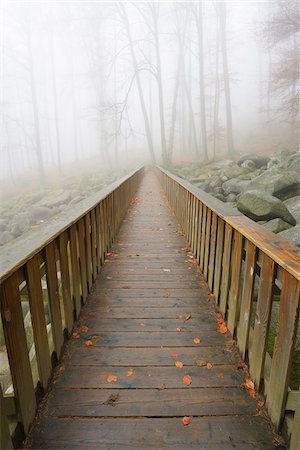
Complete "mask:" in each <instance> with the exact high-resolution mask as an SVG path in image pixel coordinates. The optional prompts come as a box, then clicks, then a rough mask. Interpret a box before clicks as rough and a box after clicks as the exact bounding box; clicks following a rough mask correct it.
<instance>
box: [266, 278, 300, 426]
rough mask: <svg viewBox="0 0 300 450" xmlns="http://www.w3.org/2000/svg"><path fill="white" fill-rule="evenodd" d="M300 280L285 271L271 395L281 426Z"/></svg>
mask: <svg viewBox="0 0 300 450" xmlns="http://www.w3.org/2000/svg"><path fill="white" fill-rule="evenodd" d="M299 297H300V283H299V281H298V280H296V279H295V278H294V277H293V276H292V275H290V274H289V273H288V272H286V271H284V272H283V279H282V289H281V295H280V308H279V318H278V327H277V337H276V341H275V346H274V351H273V358H272V365H271V374H270V382H269V395H268V397H267V407H268V412H269V414H270V417H271V419H272V421H273V422H274V423H275V425H276V426H277V427H279V426H280V423H281V420H282V417H283V414H284V410H285V402H286V396H287V388H288V383H289V376H290V370H291V364H292V357H293V351H294V346H295V341H296V334H297V326H298V320H299V304H300V301H299Z"/></svg>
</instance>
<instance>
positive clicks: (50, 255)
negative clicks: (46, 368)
mask: <svg viewBox="0 0 300 450" xmlns="http://www.w3.org/2000/svg"><path fill="white" fill-rule="evenodd" d="M45 263H46V277H47V288H48V296H49V307H50V312H51V330H52V335H53V341H54V349H55V351H56V354H57V357H58V358H59V357H60V353H61V349H62V345H63V341H64V335H63V325H62V318H61V311H60V301H59V291H58V280H57V267H56V256H55V243H54V242H50V243H49V244H48V245H47V247H46V248H45Z"/></svg>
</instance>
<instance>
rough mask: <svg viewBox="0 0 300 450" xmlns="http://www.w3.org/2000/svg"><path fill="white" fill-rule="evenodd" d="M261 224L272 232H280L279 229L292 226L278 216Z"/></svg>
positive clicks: (286, 228) (282, 229)
mask: <svg viewBox="0 0 300 450" xmlns="http://www.w3.org/2000/svg"><path fill="white" fill-rule="evenodd" d="M263 226H264V227H265V228H267V229H268V230H270V231H273V233H280V232H281V231H284V230H288V229H289V228H291V227H292V225H290V224H289V223H287V222H285V221H284V220H282V219H280V218H277V219H272V220H269V222H266V223H265V224H264V225H263Z"/></svg>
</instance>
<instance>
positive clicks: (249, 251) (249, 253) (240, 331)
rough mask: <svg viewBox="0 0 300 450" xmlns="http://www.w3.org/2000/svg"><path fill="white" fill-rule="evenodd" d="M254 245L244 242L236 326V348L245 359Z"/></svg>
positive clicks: (250, 303) (250, 308)
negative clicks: (239, 305)
mask: <svg viewBox="0 0 300 450" xmlns="http://www.w3.org/2000/svg"><path fill="white" fill-rule="evenodd" d="M255 262H256V247H255V245H254V244H252V242H250V241H247V243H246V262H245V274H244V285H243V293H242V300H241V309H240V318H239V323H238V328H237V341H238V348H239V350H240V353H241V355H242V358H243V359H245V356H246V351H247V348H248V338H249V328H250V320H251V314H252V300H253V289H254V279H255Z"/></svg>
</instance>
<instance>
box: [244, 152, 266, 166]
mask: <svg viewBox="0 0 300 450" xmlns="http://www.w3.org/2000/svg"><path fill="white" fill-rule="evenodd" d="M245 161H251V162H252V163H253V164H254V166H255V167H262V166H266V165H267V164H268V161H269V158H267V157H265V156H259V155H255V154H251V153H249V154H247V155H243V156H241V157H240V158H239V160H238V161H237V163H238V165H239V166H242V165H243V163H244V162H245Z"/></svg>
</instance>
